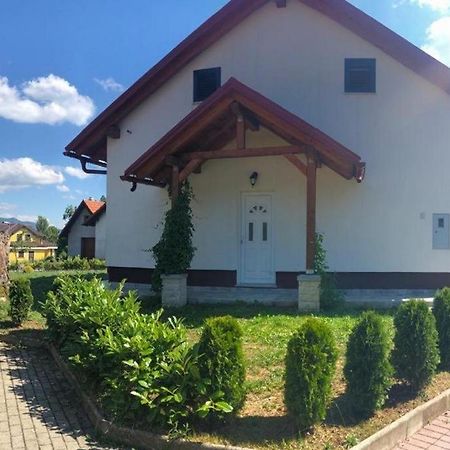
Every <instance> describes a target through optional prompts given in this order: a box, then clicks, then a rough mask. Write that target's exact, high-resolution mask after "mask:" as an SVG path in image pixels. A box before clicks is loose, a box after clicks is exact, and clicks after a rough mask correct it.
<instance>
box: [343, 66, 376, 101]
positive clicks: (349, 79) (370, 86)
mask: <svg viewBox="0 0 450 450" xmlns="http://www.w3.org/2000/svg"><path fill="white" fill-rule="evenodd" d="M376 65H377V61H376V59H372V58H357V59H356V58H347V59H346V60H345V92H348V93H375V92H376Z"/></svg>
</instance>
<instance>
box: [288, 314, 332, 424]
mask: <svg viewBox="0 0 450 450" xmlns="http://www.w3.org/2000/svg"><path fill="white" fill-rule="evenodd" d="M337 356H338V355H337V349H336V344H335V341H334V338H333V335H332V332H331V330H330V328H329V327H328V326H327V325H326V324H325V323H324V322H323V321H321V320H319V319H315V318H311V319H308V320H307V321H306V322H305V323H304V324H303V325H302V326H301V327H300V328H299V330H298V331H297V332H296V333H295V334H294V335H293V336H292V338H291V340H290V341H289V343H288V348H287V354H286V373H285V392H284V399H285V403H286V407H287V409H288V412H289V414H291V415H292V416H293V417H294V419H295V420H296V422H297V426H298V428H299V430H300V431H301V432H304V431H307V430H308V429H310V428H311V427H312V426H313V425H315V424H316V423H319V422H320V421H322V420H323V419H324V418H325V414H326V409H327V406H328V403H329V400H330V395H331V381H332V379H333V375H334V373H335V370H336V360H337Z"/></svg>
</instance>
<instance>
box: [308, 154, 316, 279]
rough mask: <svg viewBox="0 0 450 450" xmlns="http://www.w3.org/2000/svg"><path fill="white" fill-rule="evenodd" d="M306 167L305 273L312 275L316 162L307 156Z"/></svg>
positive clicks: (314, 238)
mask: <svg viewBox="0 0 450 450" xmlns="http://www.w3.org/2000/svg"><path fill="white" fill-rule="evenodd" d="M307 160H308V162H307V166H306V172H307V174H306V273H314V259H315V256H316V183H317V161H316V158H315V156H314V155H312V154H308V157H307Z"/></svg>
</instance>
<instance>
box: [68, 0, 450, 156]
mask: <svg viewBox="0 0 450 450" xmlns="http://www.w3.org/2000/svg"><path fill="white" fill-rule="evenodd" d="M269 1H273V0H231V1H230V2H229V3H227V4H226V5H225V6H224V7H223V8H222V9H221V10H220V11H219V12H217V13H216V14H214V15H213V16H212V17H211V18H210V19H208V20H207V21H206V22H205V23H204V24H203V25H201V26H200V27H199V28H198V29H197V30H196V31H194V32H193V33H192V34H191V35H190V36H188V37H187V38H186V39H185V40H184V41H183V42H182V43H181V44H179V45H178V46H177V47H175V48H174V49H173V50H172V51H171V52H170V53H169V54H168V55H167V56H166V57H165V58H163V59H162V60H161V61H160V62H159V63H158V64H156V65H155V66H154V67H153V68H152V69H150V70H149V71H148V72H146V73H145V74H144V75H143V76H142V77H141V78H140V79H138V80H137V81H136V82H135V83H134V84H133V85H132V86H131V87H130V88H129V89H127V90H126V91H125V92H124V93H123V94H122V95H120V96H119V97H118V98H117V99H116V100H115V101H114V102H113V103H112V104H111V105H110V106H108V107H107V108H106V109H105V110H104V111H103V112H102V113H101V114H100V115H99V116H98V117H97V118H95V119H94V120H93V121H92V122H91V123H90V124H89V125H88V126H87V127H86V128H85V129H84V130H82V131H81V133H80V134H78V136H76V137H75V139H73V140H72V142H70V144H68V145H67V147H66V151H65V152H64V154H65V155H66V156H69V157H73V158H77V159H80V158H82V157H87V158H88V159H89V161H90V162H92V163H93V164H96V163H101V162H106V160H107V156H106V135H107V132H108V129H110V127H112V126H114V125H117V123H118V122H119V121H120V120H122V119H123V118H124V117H125V116H127V115H128V114H129V113H130V112H131V111H132V110H133V109H134V108H136V107H137V106H138V105H139V104H141V103H142V102H143V101H144V100H146V99H147V98H148V97H149V96H150V95H152V94H153V93H154V92H155V91H156V90H158V89H159V88H160V87H161V86H162V85H163V84H164V83H165V82H166V81H167V80H169V79H170V78H171V77H172V76H174V75H175V74H176V73H177V72H178V71H180V70H181V69H182V68H183V67H184V66H185V65H187V64H188V63H189V62H190V61H192V60H193V59H194V58H195V57H196V56H198V55H199V54H200V53H202V52H203V51H204V50H206V49H207V48H208V47H210V46H211V45H212V44H214V43H215V42H217V41H218V40H219V39H220V38H221V37H222V36H224V35H225V34H227V33H228V32H229V31H230V30H232V29H233V28H234V27H235V26H237V25H238V24H239V23H241V22H242V21H243V20H244V19H246V18H247V17H248V16H249V15H250V14H252V13H253V12H255V11H256V10H257V9H259V8H261V7H262V6H263V5H265V4H266V3H268V2H269ZM298 1H301V2H302V3H303V4H305V5H307V6H309V7H310V8H313V9H315V10H316V11H319V12H320V13H322V14H324V15H325V16H327V17H329V18H330V19H332V20H334V21H335V22H337V23H339V24H340V25H342V26H343V27H345V28H347V29H349V30H350V31H352V32H353V33H355V34H357V35H358V36H360V37H361V38H363V39H365V40H367V41H368V42H370V43H372V44H373V45H374V46H376V47H378V48H379V49H381V50H382V51H384V52H385V53H387V54H388V55H390V56H391V57H392V58H394V59H396V60H397V61H399V62H400V63H401V64H403V65H404V66H406V67H408V68H409V69H411V70H412V71H414V72H416V73H417V74H419V75H420V76H422V77H423V78H425V79H426V80H428V81H430V82H431V83H433V84H435V85H436V86H438V87H439V88H441V89H442V90H444V91H445V92H447V93H448V94H450V68H448V67H447V66H445V65H444V64H442V63H440V62H439V61H437V60H436V59H434V58H433V57H432V56H430V55H428V54H427V53H425V52H424V51H422V50H421V49H419V48H418V47H416V46H415V45H413V44H412V43H410V42H409V41H407V40H406V39H404V38H402V37H401V36H399V35H398V34H396V33H395V32H393V31H392V30H390V29H389V28H387V27H385V26H384V25H382V24H381V23H380V22H378V21H376V20H375V19H373V18H372V17H370V16H369V15H367V14H365V13H364V12H363V11H361V10H359V9H358V8H356V7H355V6H353V5H351V4H350V3H348V2H347V1H346V0H298ZM281 4H282V3H280V5H281ZM274 7H275V6H274Z"/></svg>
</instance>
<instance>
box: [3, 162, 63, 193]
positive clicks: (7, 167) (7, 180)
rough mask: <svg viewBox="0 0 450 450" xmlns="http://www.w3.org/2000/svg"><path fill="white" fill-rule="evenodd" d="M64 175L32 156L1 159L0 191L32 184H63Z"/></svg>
mask: <svg viewBox="0 0 450 450" xmlns="http://www.w3.org/2000/svg"><path fill="white" fill-rule="evenodd" d="M63 181H64V175H63V174H62V173H61V172H60V171H59V170H57V169H55V168H53V167H51V166H46V165H44V164H41V163H40V162H38V161H34V160H33V159H31V158H17V159H0V193H2V192H6V191H9V190H13V189H23V188H26V187H30V186H45V185H51V184H62V183H63Z"/></svg>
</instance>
